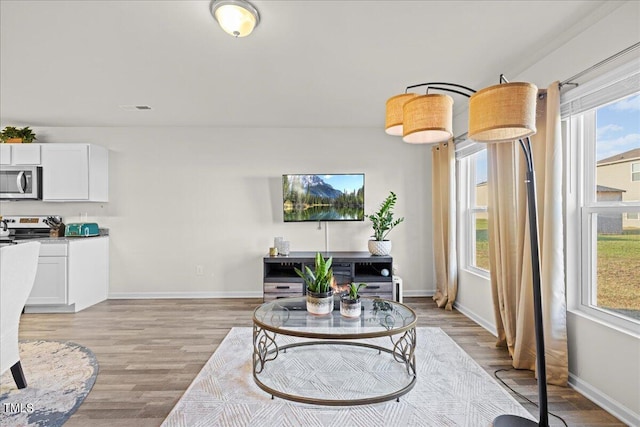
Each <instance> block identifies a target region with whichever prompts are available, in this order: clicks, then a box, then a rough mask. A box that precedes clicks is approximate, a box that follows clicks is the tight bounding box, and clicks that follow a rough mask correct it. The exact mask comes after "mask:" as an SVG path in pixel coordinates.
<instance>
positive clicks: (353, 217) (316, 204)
mask: <svg viewBox="0 0 640 427" xmlns="http://www.w3.org/2000/svg"><path fill="white" fill-rule="evenodd" d="M353 177H354V178H357V179H358V180H359V183H358V185H359V188H356V189H351V190H348V189H342V190H340V189H336V188H334V187H333V186H332V185H331V184H329V183H327V182H326V181H325V180H324V179H323V178H322V175H283V176H282V194H283V212H284V220H285V222H288V221H362V220H363V219H364V175H353ZM360 183H361V184H360Z"/></svg>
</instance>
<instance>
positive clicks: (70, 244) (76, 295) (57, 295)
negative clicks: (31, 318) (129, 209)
mask: <svg viewBox="0 0 640 427" xmlns="http://www.w3.org/2000/svg"><path fill="white" fill-rule="evenodd" d="M108 290H109V238H108V237H106V236H103V237H90V238H75V239H61V240H60V241H55V242H51V241H49V242H46V243H44V242H43V244H42V245H41V246H40V258H39V260H38V271H37V273H36V280H35V283H34V285H33V289H32V291H31V294H30V295H29V298H28V299H27V303H26V305H25V312H27V313H73V312H77V311H80V310H83V309H85V308H87V307H90V306H92V305H94V304H97V303H99V302H101V301H104V300H106V299H107V294H108Z"/></svg>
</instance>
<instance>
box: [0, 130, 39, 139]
mask: <svg viewBox="0 0 640 427" xmlns="http://www.w3.org/2000/svg"><path fill="white" fill-rule="evenodd" d="M36 139H38V138H36V134H35V133H33V131H32V130H31V129H29V127H28V126H27V127H24V128H22V129H18V128H16V127H14V126H7V127H5V128H4V129H2V132H0V140H2V142H3V143H7V142H24V143H31V142H33V141H35V140H36Z"/></svg>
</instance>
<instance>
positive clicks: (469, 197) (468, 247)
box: [456, 141, 491, 279]
mask: <svg viewBox="0 0 640 427" xmlns="http://www.w3.org/2000/svg"><path fill="white" fill-rule="evenodd" d="M458 145H460V146H461V147H462V150H463V151H461V150H458ZM485 147H486V145H485V144H477V143H476V144H469V143H468V142H467V141H465V142H464V144H456V161H457V168H456V169H457V179H458V184H459V185H458V186H457V188H458V197H457V198H458V206H459V209H458V227H459V233H458V247H459V248H461V249H462V250H460V251H458V256H459V260H458V261H459V263H458V265H459V266H460V268H461V269H462V270H465V271H469V272H471V273H474V274H476V275H479V276H481V277H484V278H486V279H490V277H491V274H490V272H489V271H488V270H485V269H483V268H478V267H476V266H475V265H473V264H474V259H475V253H474V247H475V244H474V243H475V223H474V222H473V218H474V215H473V214H475V213H477V212H487V208H486V207H484V208H479V207H475V200H474V197H473V195H474V194H475V192H474V191H470V190H471V188H474V189H475V176H476V174H475V168H474V163H473V162H472V161H471V157H472V154H475V153H477V152H479V151H482V150H483V149H484V148H485Z"/></svg>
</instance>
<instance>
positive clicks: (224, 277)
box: [0, 107, 434, 297]
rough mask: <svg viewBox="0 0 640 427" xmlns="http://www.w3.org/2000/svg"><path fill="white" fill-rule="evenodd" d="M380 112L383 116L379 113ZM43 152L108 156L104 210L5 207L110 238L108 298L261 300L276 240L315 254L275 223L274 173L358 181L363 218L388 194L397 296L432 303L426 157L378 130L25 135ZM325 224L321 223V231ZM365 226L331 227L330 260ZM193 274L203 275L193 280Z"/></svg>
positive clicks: (354, 242) (305, 235) (299, 234)
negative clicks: (57, 149)
mask: <svg viewBox="0 0 640 427" xmlns="http://www.w3.org/2000/svg"><path fill="white" fill-rule="evenodd" d="M381 108H383V107H381ZM34 130H35V131H36V133H37V135H38V140H39V141H42V142H87V143H92V144H98V145H103V146H105V147H108V148H109V150H110V151H109V156H110V159H109V161H110V163H109V173H110V179H109V185H110V188H109V193H110V201H109V203H97V204H96V203H45V202H8V203H7V202H3V203H2V204H1V205H0V209H1V211H2V214H4V215H9V214H60V215H62V216H63V217H64V219H65V220H66V221H67V222H71V221H77V220H79V216H80V214H81V213H85V212H86V213H87V214H88V219H89V220H90V221H91V220H95V221H97V222H98V223H99V224H100V226H102V227H108V228H109V229H110V233H111V251H110V255H111V269H110V278H111V279H110V295H111V296H112V297H114V296H116V297H137V296H209V297H210V296H220V297H233V296H262V257H263V256H264V255H266V254H267V252H268V248H269V246H272V245H273V238H274V236H284V238H285V239H288V240H290V241H291V250H292V251H296V250H305V251H315V250H324V249H325V230H324V225H323V229H322V230H318V229H317V228H318V223H286V224H285V223H284V222H283V220H282V208H281V203H282V189H281V188H282V187H281V179H282V178H281V176H282V174H283V173H339V172H364V173H365V204H366V206H365V207H366V212H367V213H371V212H372V211H373V210H374V209H376V208H377V207H378V205H379V204H380V203H381V202H382V200H383V199H384V198H385V197H386V196H387V194H388V193H389V191H390V190H392V191H394V192H396V193H397V194H398V203H397V207H396V212H397V214H398V215H399V216H404V217H405V221H404V223H402V224H401V225H400V226H398V227H397V228H396V229H394V230H393V231H392V232H391V234H390V235H389V237H390V238H391V240H392V241H393V245H394V246H393V250H392V256H393V257H394V263H395V264H396V266H397V268H398V272H399V274H400V275H401V276H402V277H403V279H404V287H405V290H406V292H407V294H414V295H425V294H428V293H433V289H434V284H433V279H432V278H433V273H432V271H433V261H432V259H433V253H432V248H431V202H430V194H431V193H430V186H431V184H430V181H431V162H430V156H431V154H430V153H431V152H430V150H429V149H428V147H426V146H419V145H418V146H416V145H411V144H403V143H402V142H401V141H399V140H398V139H396V138H392V137H390V136H388V135H386V134H385V133H384V131H383V130H382V128H380V129H271V128H270V129H220V128H215V129H214V128H196V129H188V128H37V127H36V128H34ZM323 224H324V223H323ZM370 234H371V227H370V222H369V221H368V220H365V221H364V222H348V223H330V224H329V245H330V246H329V249H330V250H335V251H341V250H342V251H366V250H367V243H366V242H367V240H368V238H369V236H370ZM196 265H202V266H203V267H204V275H202V276H197V275H196Z"/></svg>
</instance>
